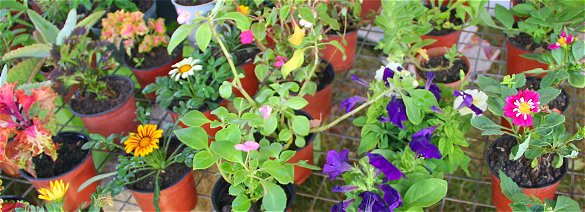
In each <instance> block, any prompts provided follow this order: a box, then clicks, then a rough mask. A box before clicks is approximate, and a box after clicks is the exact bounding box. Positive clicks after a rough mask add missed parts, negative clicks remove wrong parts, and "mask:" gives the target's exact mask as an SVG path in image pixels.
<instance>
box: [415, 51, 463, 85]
mask: <svg viewBox="0 0 585 212" xmlns="http://www.w3.org/2000/svg"><path fill="white" fill-rule="evenodd" d="M421 66H422V67H423V68H429V69H432V68H436V67H441V66H442V67H447V66H449V60H448V59H447V58H445V57H444V56H443V55H441V56H436V57H431V58H429V60H428V61H426V62H424V63H423V64H421ZM459 70H463V72H465V73H466V74H467V72H468V71H469V67H468V66H467V64H465V62H463V60H462V59H460V58H459V59H455V61H453V66H451V68H449V69H448V70H441V71H433V72H434V73H435V79H433V82H436V83H452V82H457V81H459V80H460V77H459ZM419 75H420V76H421V77H422V78H423V79H425V80H426V79H427V72H426V71H423V70H421V71H419Z"/></svg>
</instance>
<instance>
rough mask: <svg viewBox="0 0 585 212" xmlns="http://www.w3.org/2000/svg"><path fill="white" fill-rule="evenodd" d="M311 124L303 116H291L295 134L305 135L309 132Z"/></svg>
mask: <svg viewBox="0 0 585 212" xmlns="http://www.w3.org/2000/svg"><path fill="white" fill-rule="evenodd" d="M310 127H311V125H310V124H309V119H308V118H307V117H305V116H293V117H292V128H293V132H295V134H297V135H301V136H306V135H308V134H309V130H310Z"/></svg>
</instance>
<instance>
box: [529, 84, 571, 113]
mask: <svg viewBox="0 0 585 212" xmlns="http://www.w3.org/2000/svg"><path fill="white" fill-rule="evenodd" d="M522 89H532V90H535V91H536V90H538V89H540V78H538V77H531V76H529V77H526V85H524V87H522ZM568 104H569V96H568V95H567V92H565V90H564V89H561V93H560V94H559V95H558V96H557V97H556V98H555V99H553V100H552V101H550V102H549V103H548V104H547V105H548V108H550V109H555V108H556V109H557V110H559V111H561V113H562V112H565V110H566V109H567V108H568V107H567V106H568Z"/></svg>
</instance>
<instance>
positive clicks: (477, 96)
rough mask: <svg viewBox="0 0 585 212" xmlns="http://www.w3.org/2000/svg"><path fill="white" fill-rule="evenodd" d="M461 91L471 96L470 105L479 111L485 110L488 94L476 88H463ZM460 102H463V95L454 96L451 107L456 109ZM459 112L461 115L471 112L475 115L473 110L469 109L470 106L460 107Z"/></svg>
mask: <svg viewBox="0 0 585 212" xmlns="http://www.w3.org/2000/svg"><path fill="white" fill-rule="evenodd" d="M463 92H465V93H466V94H469V95H471V97H472V98H473V101H472V103H471V105H473V106H475V107H477V108H479V109H480V110H481V111H485V110H487V108H488V103H487V101H488V96H487V95H486V94H485V93H484V92H482V91H480V90H477V89H467V90H464V91H463ZM462 103H463V96H457V98H455V100H454V101H453V107H454V108H455V109H457V108H459V107H460V106H461V104H462ZM459 113H460V114H461V115H463V116H464V115H467V114H473V116H476V115H477V114H476V113H475V112H474V111H473V110H471V109H470V107H463V108H461V109H460V110H459Z"/></svg>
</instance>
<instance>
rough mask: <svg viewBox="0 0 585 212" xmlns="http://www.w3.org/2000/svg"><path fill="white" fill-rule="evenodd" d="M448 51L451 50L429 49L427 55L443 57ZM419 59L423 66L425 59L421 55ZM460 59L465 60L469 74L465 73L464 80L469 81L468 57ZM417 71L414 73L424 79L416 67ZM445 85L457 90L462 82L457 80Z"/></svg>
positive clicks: (441, 48)
mask: <svg viewBox="0 0 585 212" xmlns="http://www.w3.org/2000/svg"><path fill="white" fill-rule="evenodd" d="M448 50H449V49H448V48H446V47H436V48H432V49H427V54H428V55H429V58H431V57H436V56H443V55H445V54H446V53H447V51H448ZM417 58H418V60H419V61H420V63H421V64H423V63H424V62H425V59H423V58H422V56H420V55H419V56H417ZM459 58H460V59H461V60H463V62H464V63H465V64H466V65H467V73H465V78H464V80H467V79H469V75H470V74H471V66H470V65H469V59H467V57H465V56H461V57H459ZM415 69H416V70H415V72H414V73H415V74H416V77H417V78H419V79H423V78H422V76H421V74H422V73H419V71H420V70H418V69H417V68H416V67H415ZM445 85H446V86H449V87H451V88H453V89H457V88H459V86H460V85H461V80H457V81H455V82H451V83H445Z"/></svg>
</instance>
